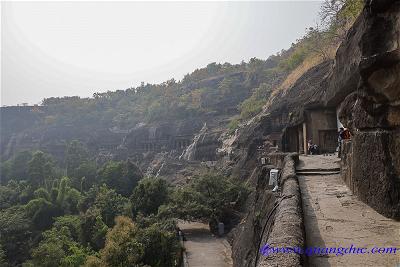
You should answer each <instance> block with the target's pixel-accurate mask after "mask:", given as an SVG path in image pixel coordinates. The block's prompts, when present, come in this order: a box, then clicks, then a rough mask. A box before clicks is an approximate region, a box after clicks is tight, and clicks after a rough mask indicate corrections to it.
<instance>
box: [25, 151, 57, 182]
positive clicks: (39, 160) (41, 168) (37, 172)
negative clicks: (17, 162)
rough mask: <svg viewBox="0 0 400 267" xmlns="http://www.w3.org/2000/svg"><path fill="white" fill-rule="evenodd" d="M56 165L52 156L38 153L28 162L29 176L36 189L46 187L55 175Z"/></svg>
mask: <svg viewBox="0 0 400 267" xmlns="http://www.w3.org/2000/svg"><path fill="white" fill-rule="evenodd" d="M54 171H55V170H54V163H53V159H52V157H51V156H50V155H48V154H45V153H43V152H42V151H36V152H35V153H34V154H33V156H32V159H31V160H30V161H29V162H28V174H29V179H30V182H31V184H32V185H33V187H34V188H36V187H38V186H41V185H42V186H43V185H45V182H46V180H50V179H52V178H53V177H52V176H53V175H54Z"/></svg>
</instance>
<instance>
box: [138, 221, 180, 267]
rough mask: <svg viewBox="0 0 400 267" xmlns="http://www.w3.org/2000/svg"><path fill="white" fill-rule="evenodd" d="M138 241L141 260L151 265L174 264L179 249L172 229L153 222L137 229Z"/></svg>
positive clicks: (158, 266)
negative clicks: (142, 251)
mask: <svg viewBox="0 0 400 267" xmlns="http://www.w3.org/2000/svg"><path fill="white" fill-rule="evenodd" d="M137 239H138V241H139V242H140V243H141V244H142V245H143V248H144V255H143V259H142V262H143V263H144V264H146V265H149V266H153V267H164V266H175V264H176V262H178V261H179V259H178V251H179V250H180V249H181V247H180V244H179V240H178V238H177V236H176V232H175V231H174V229H168V228H167V229H166V228H165V225H164V224H162V223H155V224H152V225H150V226H149V227H147V228H145V229H142V230H141V231H139V234H138V237H137Z"/></svg>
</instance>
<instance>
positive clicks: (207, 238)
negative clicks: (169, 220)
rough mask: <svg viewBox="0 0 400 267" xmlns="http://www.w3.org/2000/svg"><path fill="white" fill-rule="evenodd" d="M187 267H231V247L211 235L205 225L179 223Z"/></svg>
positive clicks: (223, 240)
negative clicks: (183, 236)
mask: <svg viewBox="0 0 400 267" xmlns="http://www.w3.org/2000/svg"><path fill="white" fill-rule="evenodd" d="M178 225H179V228H180V229H181V230H182V231H183V232H184V234H185V238H186V241H185V242H184V246H185V249H186V254H187V261H188V265H189V267H231V266H232V258H231V247H230V245H229V243H228V242H227V241H226V239H225V238H217V237H215V236H214V235H213V234H211V232H210V230H209V227H208V225H207V224H203V223H197V222H190V223H189V222H180V223H179V224H178Z"/></svg>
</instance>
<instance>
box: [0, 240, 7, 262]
mask: <svg viewBox="0 0 400 267" xmlns="http://www.w3.org/2000/svg"><path fill="white" fill-rule="evenodd" d="M6 263H7V262H6V253H5V251H4V250H3V246H2V245H1V244H0V266H7V265H6Z"/></svg>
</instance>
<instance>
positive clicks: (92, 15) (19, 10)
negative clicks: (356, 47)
mask: <svg viewBox="0 0 400 267" xmlns="http://www.w3.org/2000/svg"><path fill="white" fill-rule="evenodd" d="M1 5H2V10H1V14H2V19H1V22H2V23H1V24H2V25H1V38H2V42H1V43H2V49H1V63H2V69H1V104H2V105H16V104H21V103H24V102H25V103H29V104H36V103H39V102H40V101H41V100H42V99H43V98H47V97H52V96H54V97H62V96H74V95H78V96H81V97H88V96H92V95H93V93H95V92H104V91H107V90H112V91H113V90H124V89H127V88H129V87H135V86H138V85H140V83H141V82H145V83H160V82H163V81H166V80H168V79H171V78H175V79H176V80H181V79H182V78H183V76H184V75H185V74H187V73H190V72H192V71H194V70H195V69H196V68H201V67H205V66H206V65H207V64H209V63H211V62H217V63H224V62H229V63H232V64H236V63H240V62H241V61H242V60H244V61H248V60H249V59H250V58H252V57H257V58H261V59H266V58H267V57H268V56H270V55H272V54H276V53H277V52H278V51H280V50H282V49H287V48H289V47H290V45H291V43H293V42H295V41H296V39H298V38H300V37H301V36H303V34H304V32H305V28H306V27H310V26H313V25H314V24H315V22H316V21H317V20H318V11H319V7H320V2H318V1H308V2H298V1H296V2H2V3H1Z"/></svg>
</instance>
